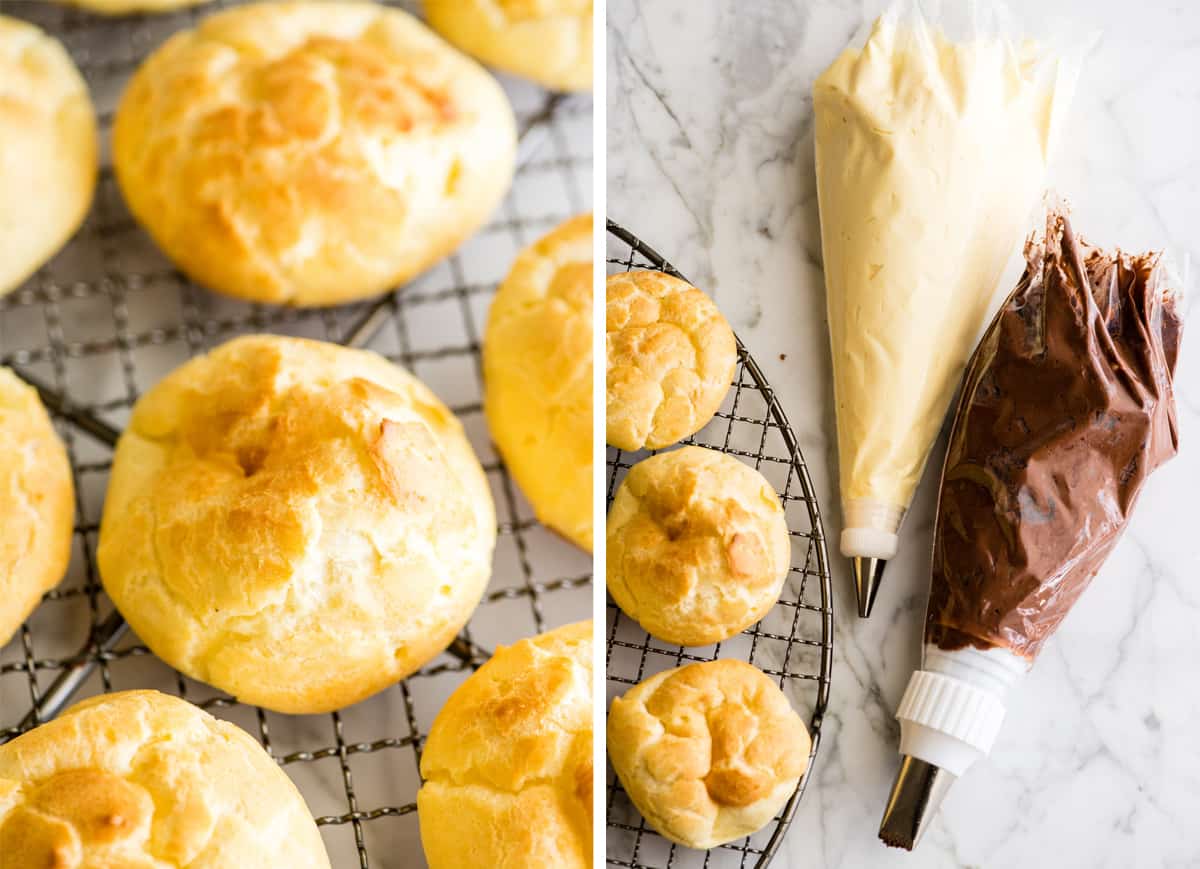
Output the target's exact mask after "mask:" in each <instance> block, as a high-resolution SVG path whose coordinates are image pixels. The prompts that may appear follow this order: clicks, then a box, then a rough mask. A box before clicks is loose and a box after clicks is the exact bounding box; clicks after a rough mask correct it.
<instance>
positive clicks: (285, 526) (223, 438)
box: [98, 335, 496, 712]
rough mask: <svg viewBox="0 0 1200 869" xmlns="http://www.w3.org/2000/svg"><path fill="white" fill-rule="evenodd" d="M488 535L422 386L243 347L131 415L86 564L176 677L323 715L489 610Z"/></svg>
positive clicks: (154, 394)
mask: <svg viewBox="0 0 1200 869" xmlns="http://www.w3.org/2000/svg"><path fill="white" fill-rule="evenodd" d="M495 534H496V529H495V517H494V513H493V509H492V502H491V495H490V492H489V490H488V485H487V481H486V479H485V478H484V475H483V471H482V469H481V468H480V466H479V463H478V460H477V459H476V458H475V455H474V453H473V451H472V450H471V447H470V445H469V444H468V442H467V440H466V438H465V437H464V435H463V431H462V427H461V425H460V424H459V423H458V421H457V420H456V419H455V418H454V417H453V415H451V413H450V412H449V411H448V410H447V409H446V407H445V406H444V405H443V404H442V403H441V402H440V401H439V400H438V399H437V397H436V396H434V395H433V393H431V392H430V391H429V390H428V389H427V388H426V387H425V386H424V385H423V384H421V383H420V382H419V381H417V380H416V379H415V378H413V377H412V376H411V375H409V374H408V373H407V372H405V371H403V370H402V369H400V368H398V367H396V366H394V365H392V364H391V363H390V362H388V361H387V360H386V359H384V358H383V357H381V356H377V355H376V354H374V353H368V352H365V351H359V350H349V349H346V348H343V347H339V346H336V345H332V344H325V343H323V342H319V341H309V340H304V339H299V338H284V337H279V336H268V335H254V336H247V337H243V338H238V339H235V340H233V341H230V342H229V343H227V344H224V345H222V346H221V347H218V348H217V349H216V350H214V351H212V352H211V353H209V354H208V355H207V356H203V357H198V358H196V359H193V360H191V361H189V362H187V363H186V364H184V365H183V366H181V367H180V368H178V369H176V370H175V371H174V372H172V373H171V374H170V375H169V376H168V377H167V378H165V379H164V380H163V381H161V382H160V383H159V384H158V385H156V386H155V387H154V388H153V389H152V390H150V391H149V392H147V393H146V394H145V395H144V396H143V397H142V398H141V400H140V401H139V402H138V403H137V405H136V406H135V408H134V411H133V416H132V418H131V419H130V423H129V427H128V428H127V430H126V432H125V434H124V435H122V437H121V441H120V443H119V444H118V446H117V451H116V456H115V459H114V464H113V471H112V476H111V479H110V483H109V491H108V495H107V498H106V501H105V508H104V517H103V522H102V523H101V531H100V545H99V550H98V560H99V566H100V573H101V577H102V579H103V581H104V585H105V588H106V589H107V590H108V592H109V594H110V595H111V596H112V598H113V600H114V602H115V603H116V605H117V606H118V608H119V609H120V610H121V612H122V614H123V615H124V616H125V617H126V619H127V620H128V621H129V622H130V624H131V625H132V626H133V628H134V630H136V631H137V632H138V634H139V635H140V636H141V637H142V639H143V640H145V641H146V644H147V645H148V646H150V648H151V649H153V650H154V652H155V653H156V654H158V655H159V656H160V657H162V658H164V659H165V660H166V661H167V662H168V663H170V664H171V665H172V666H175V667H176V668H178V669H180V670H183V671H184V672H186V673H188V674H189V675H191V676H193V677H195V678H197V679H201V680H203V681H206V682H209V683H210V684H213V685H216V686H217V687H219V688H223V689H224V690H226V691H229V692H230V693H232V694H234V695H236V696H238V697H240V698H241V699H243V700H246V701H247V702H252V703H257V704H260V705H265V706H268V707H269V708H272V709H278V710H280V711H289V712H316V711H324V710H327V709H332V708H337V707H340V706H344V705H347V704H349V703H352V702H355V701H357V700H360V699H362V698H363V697H365V696H367V695H369V694H372V693H374V692H375V691H378V690H380V689H381V688H383V687H385V686H386V685H387V684H390V683H391V682H394V681H395V680H396V679H399V678H401V677H402V676H404V675H407V674H408V673H410V672H412V670H414V669H416V668H417V667H419V666H420V665H421V664H423V663H425V661H427V660H428V659H429V658H430V657H432V656H433V655H434V654H436V653H437V652H438V651H440V650H441V649H442V648H444V647H445V645H446V644H447V643H448V642H449V641H450V640H451V639H452V638H453V636H454V634H455V633H456V632H457V631H458V630H459V628H461V627H462V625H463V623H465V621H466V620H467V617H468V616H469V615H470V613H471V611H472V610H473V609H474V607H475V605H476V603H477V602H478V600H479V597H480V595H481V594H482V591H483V587H484V585H485V584H486V582H487V579H488V577H489V576H490V573H491V552H492V546H493V545H494V542H495Z"/></svg>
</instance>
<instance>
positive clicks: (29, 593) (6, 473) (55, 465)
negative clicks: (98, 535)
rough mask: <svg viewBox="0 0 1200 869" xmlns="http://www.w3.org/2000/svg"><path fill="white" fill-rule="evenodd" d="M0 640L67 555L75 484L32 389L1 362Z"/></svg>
mask: <svg viewBox="0 0 1200 869" xmlns="http://www.w3.org/2000/svg"><path fill="white" fill-rule="evenodd" d="M0 445H2V448H0V646H2V645H4V644H5V643H7V642H8V640H9V638H10V637H11V636H12V635H13V632H14V631H16V629H17V628H18V627H19V626H20V624H21V622H23V621H24V620H25V618H26V617H27V616H28V615H29V614H30V613H31V612H32V611H33V609H34V607H36V606H37V605H38V602H39V601H41V599H42V595H43V594H44V593H45V592H47V591H49V590H50V589H51V588H53V587H54V586H56V585H57V584H58V582H59V580H61V579H62V577H63V573H65V572H66V569H67V562H68V561H69V560H70V558H71V532H72V528H73V526H74V520H75V487H74V484H73V483H72V480H71V465H70V462H69V461H68V460H67V451H66V449H64V448H63V444H62V441H60V440H59V439H58V434H57V433H56V432H55V431H54V426H53V425H51V423H50V417H48V416H47V415H46V410H45V408H43V407H42V403H41V402H40V401H39V400H38V395H37V392H36V391H35V390H34V389H33V388H32V387H30V386H27V385H26V384H25V383H24V382H23V381H22V380H20V379H19V378H18V377H17V376H16V375H15V374H13V373H12V372H11V371H9V370H8V369H7V368H0Z"/></svg>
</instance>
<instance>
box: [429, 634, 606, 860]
mask: <svg viewBox="0 0 1200 869" xmlns="http://www.w3.org/2000/svg"><path fill="white" fill-rule="evenodd" d="M421 775H422V777H423V778H424V779H425V783H424V785H422V787H421V790H420V792H419V793H418V794H417V812H418V815H417V816H418V818H419V819H420V823H421V843H422V845H423V846H424V849H425V857H426V859H427V860H428V861H429V866H430V869H475V867H482V866H487V867H489V869H528V867H535V866H536V867H543V866H544V867H554V869H587V867H590V866H591V865H592V623H591V621H585V622H577V623H575V624H571V625H565V626H564V627H561V628H557V629H555V630H552V631H549V632H547V633H544V634H539V635H538V636H536V637H531V638H529V639H524V640H521V641H520V642H517V643H515V644H513V645H512V646H508V647H506V648H500V649H497V650H496V654H495V655H494V656H493V657H492V659H491V660H490V661H488V662H487V663H486V664H484V665H483V666H482V667H480V668H479V671H478V672H476V673H475V674H474V675H472V676H471V677H470V678H469V679H467V681H466V682H464V683H463V684H462V685H460V686H459V687H458V689H457V690H456V691H455V692H454V693H453V694H452V695H451V696H450V699H449V700H447V701H446V704H445V706H443V707H442V710H441V711H440V712H439V713H438V715H437V718H436V719H435V720H434V722H433V727H432V728H431V729H430V731H429V739H428V741H427V742H426V744H425V751H424V754H423V755H422V757H421Z"/></svg>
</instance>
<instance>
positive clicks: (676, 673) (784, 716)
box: [608, 659, 811, 848]
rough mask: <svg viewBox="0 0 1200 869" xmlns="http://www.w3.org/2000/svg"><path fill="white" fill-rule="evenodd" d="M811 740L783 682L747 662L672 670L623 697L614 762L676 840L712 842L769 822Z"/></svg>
mask: <svg viewBox="0 0 1200 869" xmlns="http://www.w3.org/2000/svg"><path fill="white" fill-rule="evenodd" d="M810 748H811V740H810V738H809V735H808V730H807V728H806V727H805V726H804V722H803V721H802V720H801V719H800V716H799V715H797V714H796V713H795V711H793V709H792V707H791V705H790V704H789V703H788V700H787V698H786V697H785V696H784V694H783V692H782V691H780V690H779V687H778V686H777V685H776V684H775V683H774V682H773V681H772V680H771V679H770V678H769V677H768V676H767V675H766V674H765V673H763V672H762V671H761V670H759V669H758V668H757V667H754V666H753V665H751V664H747V663H746V662H744V661H738V660H734V659H723V660H719V661H706V662H703V663H697V664H689V665H687V666H684V667H680V668H678V669H674V670H667V671H664V672H662V673H658V674H656V675H654V676H651V677H650V678H649V679H646V680H645V681H643V682H641V683H639V684H638V685H636V686H634V687H633V688H631V689H630V690H629V691H628V692H627V693H626V694H625V696H623V697H619V698H617V699H615V700H614V701H613V703H612V707H611V709H610V710H609V715H608V750H609V755H610V757H611V759H612V763H613V768H614V769H615V770H616V771H617V774H618V776H619V777H620V779H621V783H622V785H624V787H625V790H626V791H627V792H628V794H629V796H630V798H631V799H632V800H633V802H634V804H635V805H636V806H637V807H638V810H639V811H640V812H641V813H642V814H643V815H644V816H645V817H646V820H647V821H649V822H650V824H651V825H652V826H653V827H654V828H655V829H656V830H658V831H659V832H660V833H662V834H663V835H664V836H666V837H667V838H668V839H670V840H671V841H673V842H679V843H680V844H683V845H687V846H688V847H691V848H711V847H714V846H715V845H717V844H720V843H723V842H729V841H732V840H733V839H737V838H740V837H742V836H746V835H749V834H750V833H752V832H754V831H755V830H758V829H760V828H761V827H762V826H763V825H765V824H766V823H767V822H768V821H769V820H770V819H771V818H772V817H773V816H774V814H775V812H777V811H778V810H779V809H780V808H781V807H782V806H783V804H784V803H785V802H786V801H787V799H788V798H789V797H790V796H791V794H792V792H793V791H794V790H795V789H796V785H797V783H798V782H799V779H800V776H801V775H802V774H803V773H804V770H805V769H806V768H807V766H808V755H809V750H810Z"/></svg>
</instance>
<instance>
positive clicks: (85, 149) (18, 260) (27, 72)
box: [0, 15, 98, 295]
mask: <svg viewBox="0 0 1200 869" xmlns="http://www.w3.org/2000/svg"><path fill="white" fill-rule="evenodd" d="M97 153H98V151H97V141H96V117H95V113H94V112H93V111H92V101H91V98H90V97H89V96H88V91H87V85H86V84H84V81H83V77H82V76H81V75H80V74H79V70H78V69H76V68H75V64H74V62H73V61H72V60H71V56H70V55H69V54H67V51H66V49H65V48H63V46H62V44H61V43H60V42H59V41H58V40H57V39H54V38H53V37H51V36H48V35H47V34H45V33H43V32H42V31H41V30H39V29H38V28H37V27H34V26H33V25H32V24H28V23H26V22H24V21H21V20H18V19H16V18H9V17H8V16H5V15H0V295H4V294H5V293H7V292H9V291H10V290H12V289H15V288H16V287H17V286H18V285H20V284H21V283H22V282H24V280H25V279H26V278H28V277H29V276H30V275H31V274H33V272H34V271H35V270H36V269H38V268H39V267H40V266H41V265H42V264H43V263H45V262H46V260H48V259H50V257H51V256H53V255H54V253H56V252H57V251H58V249H59V248H60V247H62V246H63V244H64V243H65V242H66V241H67V239H68V238H70V237H71V235H72V233H74V232H75V230H76V229H77V228H78V227H79V224H80V223H82V222H83V219H84V216H85V215H86V214H87V210H88V207H89V206H90V205H91V202H92V192H93V190H94V189H95V186H96V167H97Z"/></svg>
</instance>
